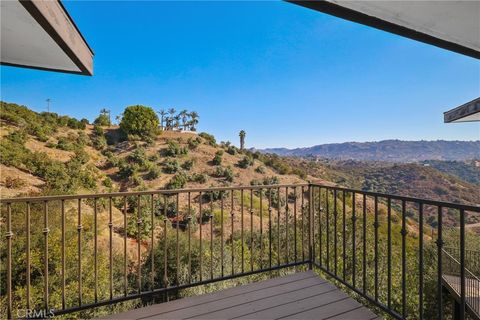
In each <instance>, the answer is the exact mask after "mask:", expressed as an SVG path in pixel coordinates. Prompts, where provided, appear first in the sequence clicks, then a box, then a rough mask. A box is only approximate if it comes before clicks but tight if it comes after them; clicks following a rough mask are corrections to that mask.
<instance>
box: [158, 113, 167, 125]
mask: <svg viewBox="0 0 480 320" xmlns="http://www.w3.org/2000/svg"><path fill="white" fill-rule="evenodd" d="M158 114H159V115H160V127H162V129H163V128H164V126H163V120H165V116H166V115H167V111H165V109H160V110H159V111H158Z"/></svg>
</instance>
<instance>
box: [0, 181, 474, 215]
mask: <svg viewBox="0 0 480 320" xmlns="http://www.w3.org/2000/svg"><path fill="white" fill-rule="evenodd" d="M310 185H313V186H317V187H323V188H328V189H336V190H340V191H347V192H355V193H359V194H365V195H369V196H377V197H383V198H390V199H395V200H401V201H407V202H417V203H422V204H426V205H434V206H439V207H445V208H452V209H459V210H465V211H472V212H480V206H472V205H462V204H457V203H451V202H444V201H435V200H428V199H422V198H415V197H406V196H400V195H394V194H388V193H379V192H373V191H364V190H359V189H352V188H345V187H339V186H332V185H323V184H320V183H310V184H309V183H299V184H275V185H249V186H229V187H211V188H191V189H173V190H167V189H156V190H145V191H131V192H110V193H91V194H78V195H54V196H37V197H18V198H4V199H0V204H7V203H19V202H43V201H59V200H75V199H94V198H110V197H112V198H114V197H128V196H141V195H151V194H162V195H175V194H177V193H188V192H210V191H222V190H224V191H229V190H241V189H246V190H250V189H253V190H259V189H275V188H286V187H290V188H293V187H307V186H310Z"/></svg>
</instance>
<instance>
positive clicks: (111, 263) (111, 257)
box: [95, 197, 113, 300]
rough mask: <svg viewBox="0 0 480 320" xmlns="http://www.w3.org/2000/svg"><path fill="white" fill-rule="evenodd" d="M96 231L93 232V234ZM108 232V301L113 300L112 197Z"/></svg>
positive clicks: (109, 202) (110, 199)
mask: <svg viewBox="0 0 480 320" xmlns="http://www.w3.org/2000/svg"><path fill="white" fill-rule="evenodd" d="M96 232H97V230H95V233H96ZM108 232H109V242H108V250H109V251H108V254H109V256H108V258H109V262H108V263H109V265H110V270H109V271H110V288H109V291H110V300H112V299H113V212H112V197H109V198H108Z"/></svg>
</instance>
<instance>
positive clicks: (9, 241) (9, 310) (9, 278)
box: [6, 203, 13, 319]
mask: <svg viewBox="0 0 480 320" xmlns="http://www.w3.org/2000/svg"><path fill="white" fill-rule="evenodd" d="M12 237H13V232H12V205H11V204H10V203H7V234H6V238H7V318H8V319H13V317H12V309H13V306H12V301H13V299H12V295H13V293H12V291H13V290H12Z"/></svg>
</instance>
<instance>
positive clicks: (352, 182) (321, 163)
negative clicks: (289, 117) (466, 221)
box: [285, 157, 480, 224]
mask: <svg viewBox="0 0 480 320" xmlns="http://www.w3.org/2000/svg"><path fill="white" fill-rule="evenodd" d="M285 161H287V162H288V163H289V165H290V166H295V167H297V168H300V169H301V170H304V171H305V173H306V174H307V175H309V176H315V177H321V179H322V180H327V181H331V182H333V183H336V184H339V185H343V186H346V187H350V188H355V189H361V190H365V191H374V192H381V193H389V194H398V195H402V196H409V197H415V198H423V199H432V200H437V201H445V202H454V203H463V204H470V205H479V204H480V192H479V190H478V185H475V184H473V183H469V182H467V181H464V180H462V179H460V178H458V177H456V176H454V175H450V174H447V173H444V172H441V171H439V170H437V169H436V168H434V167H433V166H425V165H422V164H416V163H404V164H392V163H388V162H373V161H353V160H349V161H339V160H318V161H311V160H308V159H301V158H297V157H290V158H285ZM428 210H429V209H427V216H434V215H435V212H433V211H432V212H429V211H428ZM471 218H472V220H471V221H470V222H472V223H474V222H477V221H480V217H478V216H475V217H474V216H473V215H472V216H471ZM446 220H447V221H445V222H446V223H447V224H449V223H450V224H453V223H454V222H455V221H454V218H453V217H451V219H448V218H447V219H446Z"/></svg>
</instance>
